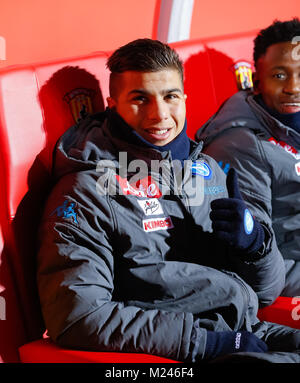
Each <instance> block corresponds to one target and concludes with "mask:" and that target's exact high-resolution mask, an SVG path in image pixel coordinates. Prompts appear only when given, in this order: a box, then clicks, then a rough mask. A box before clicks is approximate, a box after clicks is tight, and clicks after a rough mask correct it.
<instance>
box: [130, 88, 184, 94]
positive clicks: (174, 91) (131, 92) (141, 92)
mask: <svg viewBox="0 0 300 383" xmlns="http://www.w3.org/2000/svg"><path fill="white" fill-rule="evenodd" d="M176 92H178V93H183V91H182V89H180V88H170V89H164V90H162V91H161V92H160V93H162V94H169V93H176ZM134 93H138V94H144V95H147V94H150V92H148V91H147V90H145V89H132V90H131V91H130V92H128V94H129V95H130V94H134Z"/></svg>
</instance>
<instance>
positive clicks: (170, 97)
mask: <svg viewBox="0 0 300 383" xmlns="http://www.w3.org/2000/svg"><path fill="white" fill-rule="evenodd" d="M176 98H178V95H177V94H176V93H170V94H167V95H166V99H168V100H174V99H176Z"/></svg>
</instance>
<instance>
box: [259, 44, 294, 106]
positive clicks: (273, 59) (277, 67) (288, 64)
mask: <svg viewBox="0 0 300 383" xmlns="http://www.w3.org/2000/svg"><path fill="white" fill-rule="evenodd" d="M296 48H297V47H296V45H295V44H292V43H291V42H283V43H277V44H273V45H271V46H269V48H268V49H267V51H266V53H265V54H264V55H263V56H262V57H261V58H259V60H258V62H257V73H256V92H257V93H260V94H261V96H262V98H263V100H264V102H265V104H266V105H267V106H268V107H269V108H271V109H273V110H275V111H277V112H279V113H296V112H299V111H300V60H299V57H298V55H299V54H298V55H296V54H295V53H296V52H295V49H296Z"/></svg>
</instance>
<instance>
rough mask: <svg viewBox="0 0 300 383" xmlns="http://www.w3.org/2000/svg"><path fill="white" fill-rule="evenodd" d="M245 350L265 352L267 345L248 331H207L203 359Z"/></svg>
mask: <svg viewBox="0 0 300 383" xmlns="http://www.w3.org/2000/svg"><path fill="white" fill-rule="evenodd" d="M245 351H246V352H267V351H268V346H267V345H266V343H265V342H264V341H262V340H261V339H259V338H258V337H257V336H256V335H254V334H252V333H250V332H248V331H237V332H236V331H221V332H216V331H207V340H206V348H205V354H204V359H214V358H217V357H219V356H223V355H225V354H232V353H235V352H245Z"/></svg>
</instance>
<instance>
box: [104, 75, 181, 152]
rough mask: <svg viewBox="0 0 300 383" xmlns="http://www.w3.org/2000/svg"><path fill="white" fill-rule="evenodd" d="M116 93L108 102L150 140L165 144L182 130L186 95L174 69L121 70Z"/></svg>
mask: <svg viewBox="0 0 300 383" xmlns="http://www.w3.org/2000/svg"><path fill="white" fill-rule="evenodd" d="M116 93H117V95H116V96H115V97H114V98H111V97H110V98H108V106H109V107H110V108H114V109H115V110H116V112H117V113H118V114H119V115H120V116H121V117H122V118H123V120H125V121H126V122H127V124H128V125H130V126H131V127H132V128H133V129H134V130H135V131H136V132H137V133H138V134H139V135H140V136H142V137H143V138H144V139H145V140H147V141H148V142H150V143H151V144H154V145H157V146H163V145H166V144H168V143H169V142H171V141H172V140H173V139H174V138H175V137H176V136H177V135H178V134H179V133H180V132H181V131H182V129H183V127H184V123H185V116H186V107H185V100H186V96H185V95H184V93H183V86H182V81H181V77H180V74H179V73H178V71H176V70H173V69H165V70H161V71H157V72H136V71H127V72H124V73H122V74H120V75H119V83H118V90H117V92H116Z"/></svg>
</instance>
